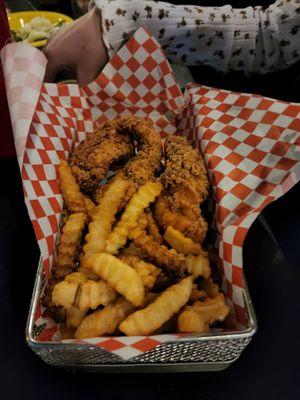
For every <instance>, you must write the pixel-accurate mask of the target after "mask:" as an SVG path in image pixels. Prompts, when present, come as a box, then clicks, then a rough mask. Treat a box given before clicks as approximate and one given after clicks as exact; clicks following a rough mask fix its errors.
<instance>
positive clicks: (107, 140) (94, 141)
mask: <svg viewBox="0 0 300 400" xmlns="http://www.w3.org/2000/svg"><path fill="white" fill-rule="evenodd" d="M118 128H119V124H118V122H117V121H110V122H106V123H105V124H104V125H102V126H101V127H100V128H99V129H98V130H97V131H96V132H94V133H93V134H90V135H88V136H87V138H86V139H85V140H83V141H82V142H81V143H79V145H78V146H77V147H76V149H75V150H74V151H73V153H72V154H71V156H70V160H69V162H70V165H71V168H72V172H73V174H74V176H75V177H76V180H77V182H78V184H79V186H80V188H81V189H82V190H83V191H86V192H92V191H93V190H94V189H95V188H96V187H97V186H98V185H99V183H100V182H101V180H102V179H104V178H105V177H106V175H107V173H108V171H109V170H110V169H111V168H112V167H114V166H115V165H120V164H123V163H124V162H126V161H127V160H128V159H129V158H130V157H131V156H132V154H133V145H132V143H131V141H130V138H129V137H128V136H127V135H122V134H121V132H119V129H118Z"/></svg>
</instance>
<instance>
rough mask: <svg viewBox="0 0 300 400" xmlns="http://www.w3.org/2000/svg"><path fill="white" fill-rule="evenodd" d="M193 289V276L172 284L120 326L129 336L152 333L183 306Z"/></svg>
mask: <svg viewBox="0 0 300 400" xmlns="http://www.w3.org/2000/svg"><path fill="white" fill-rule="evenodd" d="M191 291H192V278H191V277H187V278H185V279H183V280H182V281H180V282H179V283H177V284H175V285H173V286H170V287H169V288H168V289H166V290H165V291H164V292H163V293H161V294H160V295H159V296H158V297H157V298H156V299H155V300H154V301H153V302H152V303H150V304H149V305H148V306H147V307H146V308H144V309H143V310H139V311H136V312H134V313H133V314H131V315H129V317H127V318H126V319H125V320H124V321H123V322H122V323H121V324H120V326H119V329H120V330H121V331H122V332H123V333H125V335H127V336H139V335H150V334H151V333H152V332H153V331H155V330H156V329H158V328H160V327H161V326H162V325H163V323H164V322H166V321H168V320H169V319H170V318H171V317H172V316H173V315H174V314H175V313H176V312H178V311H179V310H180V309H181V307H183V306H184V305H185V304H186V303H187V301H188V299H189V297H190V294H191Z"/></svg>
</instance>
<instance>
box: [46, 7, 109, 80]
mask: <svg viewBox="0 0 300 400" xmlns="http://www.w3.org/2000/svg"><path fill="white" fill-rule="evenodd" d="M100 18H101V15H100V11H99V10H98V9H96V8H94V9H93V10H92V11H90V12H88V13H87V14H86V15H84V16H83V17H81V18H79V19H77V20H76V21H74V22H73V23H70V24H67V25H66V26H64V27H62V28H61V29H60V30H59V31H58V32H57V33H56V34H55V35H54V36H53V37H52V38H51V39H50V40H49V42H48V43H47V45H46V47H45V48H44V49H43V52H44V54H45V56H46V57H47V59H48V64H47V68H46V73H45V78H44V80H45V82H54V81H55V78H56V76H57V75H58V74H64V75H65V76H66V77H68V78H69V79H70V78H75V79H77V81H78V83H79V85H85V84H87V83H90V82H92V81H93V80H94V79H95V78H96V76H97V75H98V74H99V72H100V71H101V70H102V68H103V67H104V66H105V64H106V63H107V61H108V55H107V51H106V48H105V45H104V42H103V40H102V32H101V21H100Z"/></svg>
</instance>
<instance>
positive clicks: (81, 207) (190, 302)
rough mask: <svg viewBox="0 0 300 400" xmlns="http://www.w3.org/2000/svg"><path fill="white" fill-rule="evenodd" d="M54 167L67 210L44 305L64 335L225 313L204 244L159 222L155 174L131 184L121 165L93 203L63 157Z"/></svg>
mask: <svg viewBox="0 0 300 400" xmlns="http://www.w3.org/2000/svg"><path fill="white" fill-rule="evenodd" d="M58 172H59V186H60V189H61V192H62V195H63V199H64V202H65V207H66V210H67V216H66V217H65V218H64V225H63V227H62V233H61V236H60V239H59V243H58V247H57V256H56V259H55V262H54V266H53V269H52V277H51V279H50V283H49V285H48V289H47V292H46V296H45V298H44V305H45V306H46V308H47V311H48V312H49V313H51V315H52V316H53V317H54V318H55V319H56V320H57V321H58V322H61V324H60V326H61V333H62V338H73V337H75V338H77V339H84V338H91V337H98V336H106V335H121V334H125V335H128V336H132V335H133V336H138V335H150V334H157V333H164V332H194V333H203V332H208V331H209V329H210V327H211V326H212V324H214V323H215V322H216V321H224V319H225V318H226V317H227V315H228V313H229V307H228V306H227V305H226V303H225V298H224V295H223V293H221V291H220V289H219V286H218V285H217V284H216V283H214V281H213V279H212V277H211V269H210V265H209V259H208V255H207V252H206V251H205V250H204V249H203V248H202V245H201V244H199V243H196V242H194V241H193V240H192V239H191V238H190V237H187V236H185V234H184V233H182V232H181V231H180V230H177V229H176V228H174V226H171V225H170V226H167V227H164V228H162V227H161V226H159V225H158V223H157V220H156V218H155V213H154V212H153V210H154V207H155V202H156V201H157V199H158V197H159V196H160V195H161V192H162V191H163V190H164V187H163V184H162V182H161V180H160V179H159V177H156V178H155V179H154V180H153V181H149V182H146V183H144V184H142V185H139V186H133V185H132V183H131V181H130V179H127V178H126V177H124V175H123V174H122V170H119V172H117V173H116V174H115V175H114V177H113V178H112V179H110V180H109V181H108V183H106V184H105V186H104V187H103V188H102V189H103V190H101V191H100V193H101V194H100V196H98V204H96V203H95V202H94V200H95V198H92V197H91V196H88V195H87V194H86V193H83V192H82V191H81V190H80V187H79V185H78V183H77V181H76V178H75V176H74V175H73V173H72V169H71V167H70V165H69V164H68V163H67V162H66V161H63V160H62V161H61V164H60V166H59V168H58ZM120 172H121V173H120ZM165 265H167V267H168V268H166V269H165V268H164V266H165ZM170 271H175V272H174V273H173V274H172V273H170Z"/></svg>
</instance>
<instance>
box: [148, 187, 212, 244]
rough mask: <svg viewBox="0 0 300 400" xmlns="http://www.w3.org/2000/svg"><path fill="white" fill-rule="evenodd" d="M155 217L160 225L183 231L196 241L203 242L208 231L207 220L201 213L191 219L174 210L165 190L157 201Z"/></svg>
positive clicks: (164, 227)
mask: <svg viewBox="0 0 300 400" xmlns="http://www.w3.org/2000/svg"><path fill="white" fill-rule="evenodd" d="M154 214H155V219H156V221H157V222H158V224H159V226H160V227H161V228H163V229H167V228H168V226H172V227H173V228H175V229H177V230H179V231H180V232H182V233H183V234H184V235H185V236H187V237H189V238H191V239H192V240H193V241H194V242H196V243H202V242H203V239H204V238H205V235H206V231H207V222H206V221H205V220H204V218H203V217H202V216H201V213H200V209H199V215H198V217H197V218H196V220H195V221H191V220H190V219H188V218H187V217H186V216H185V215H183V214H182V213H181V212H179V211H173V210H172V209H171V206H170V204H169V201H168V198H167V196H166V193H165V192H163V193H162V194H161V195H160V196H159V198H158V199H157V200H156V202H155V209H154Z"/></svg>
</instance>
